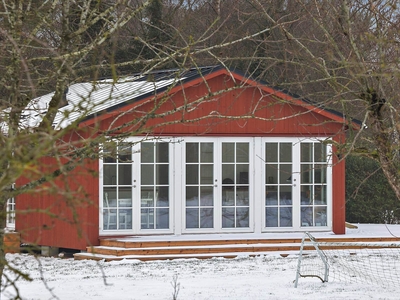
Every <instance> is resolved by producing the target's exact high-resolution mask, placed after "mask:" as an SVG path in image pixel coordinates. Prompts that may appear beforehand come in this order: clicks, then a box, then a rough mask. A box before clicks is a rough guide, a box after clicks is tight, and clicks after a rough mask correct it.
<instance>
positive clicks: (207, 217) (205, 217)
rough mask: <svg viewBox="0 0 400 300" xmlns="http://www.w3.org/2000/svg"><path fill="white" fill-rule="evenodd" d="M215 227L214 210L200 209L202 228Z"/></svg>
mask: <svg viewBox="0 0 400 300" xmlns="http://www.w3.org/2000/svg"><path fill="white" fill-rule="evenodd" d="M213 227H214V209H212V208H200V228H213Z"/></svg>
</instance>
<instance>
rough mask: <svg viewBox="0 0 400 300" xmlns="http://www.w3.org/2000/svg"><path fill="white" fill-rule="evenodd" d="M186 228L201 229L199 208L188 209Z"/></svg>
mask: <svg viewBox="0 0 400 300" xmlns="http://www.w3.org/2000/svg"><path fill="white" fill-rule="evenodd" d="M186 228H199V210H198V208H186Z"/></svg>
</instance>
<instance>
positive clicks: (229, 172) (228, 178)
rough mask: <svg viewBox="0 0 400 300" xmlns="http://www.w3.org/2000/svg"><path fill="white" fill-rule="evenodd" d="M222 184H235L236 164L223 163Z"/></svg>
mask: <svg viewBox="0 0 400 300" xmlns="http://www.w3.org/2000/svg"><path fill="white" fill-rule="evenodd" d="M222 178H223V179H222V184H234V183H235V182H234V180H235V165H222Z"/></svg>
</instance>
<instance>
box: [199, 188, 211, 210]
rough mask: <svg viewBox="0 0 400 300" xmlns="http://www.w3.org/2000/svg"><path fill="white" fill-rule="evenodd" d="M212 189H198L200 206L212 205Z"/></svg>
mask: <svg viewBox="0 0 400 300" xmlns="http://www.w3.org/2000/svg"><path fill="white" fill-rule="evenodd" d="M213 193H214V188H213V187H209V186H202V187H200V206H213V205H214V195H213Z"/></svg>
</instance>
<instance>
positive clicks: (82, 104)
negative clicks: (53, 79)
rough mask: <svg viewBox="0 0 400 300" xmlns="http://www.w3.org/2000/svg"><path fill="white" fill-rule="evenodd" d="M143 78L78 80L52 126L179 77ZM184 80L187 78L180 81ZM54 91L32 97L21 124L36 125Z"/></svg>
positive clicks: (59, 124)
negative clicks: (91, 81)
mask: <svg viewBox="0 0 400 300" xmlns="http://www.w3.org/2000/svg"><path fill="white" fill-rule="evenodd" d="M142 79H143V76H140V77H126V78H123V79H121V80H119V81H117V82H112V81H111V80H103V81H98V82H94V83H90V82H84V83H76V84H73V85H71V86H69V87H68V91H67V92H66V95H65V96H66V101H67V103H68V104H67V105H66V106H63V107H61V108H60V109H59V110H58V112H57V115H56V117H55V119H54V122H53V126H54V128H56V129H61V128H65V127H67V126H69V125H70V124H72V123H73V122H75V121H77V120H79V119H81V118H83V117H85V116H89V115H92V114H95V113H99V112H101V111H103V110H106V109H108V108H110V107H113V106H116V105H119V104H122V103H125V102H127V101H131V100H134V99H136V98H139V97H140V96H143V95H145V94H149V93H154V92H155V91H157V90H158V89H160V88H163V87H167V86H169V85H171V84H174V83H176V82H177V79H175V78H172V79H165V80H158V81H148V80H142ZM181 79H184V77H182V78H179V79H178V80H181ZM53 95H54V93H49V94H47V95H44V96H41V97H39V98H36V99H33V100H32V101H31V102H30V103H29V105H28V106H27V108H26V109H25V110H24V111H23V113H22V117H21V119H22V120H21V121H22V122H21V127H25V128H26V127H29V128H32V127H36V126H38V125H39V124H40V122H41V121H42V118H43V116H44V114H45V113H46V112H47V110H48V107H49V103H50V101H51V99H52V97H53Z"/></svg>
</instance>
